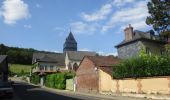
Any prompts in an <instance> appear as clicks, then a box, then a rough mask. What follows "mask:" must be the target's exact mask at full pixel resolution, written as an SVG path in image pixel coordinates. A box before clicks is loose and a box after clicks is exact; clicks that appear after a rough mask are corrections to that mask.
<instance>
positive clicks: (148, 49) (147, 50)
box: [146, 47, 151, 55]
mask: <svg viewBox="0 0 170 100" xmlns="http://www.w3.org/2000/svg"><path fill="white" fill-rule="evenodd" d="M146 53H147V54H148V55H151V51H150V48H148V47H146Z"/></svg>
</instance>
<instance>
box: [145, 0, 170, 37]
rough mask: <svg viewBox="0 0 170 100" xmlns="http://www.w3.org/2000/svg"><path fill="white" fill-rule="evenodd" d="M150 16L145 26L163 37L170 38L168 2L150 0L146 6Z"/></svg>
mask: <svg viewBox="0 0 170 100" xmlns="http://www.w3.org/2000/svg"><path fill="white" fill-rule="evenodd" d="M147 6H148V12H149V14H150V16H148V17H147V19H146V24H147V25H152V26H153V28H154V30H155V31H157V32H158V33H159V34H160V35H163V36H164V37H170V0H151V1H150V2H148V4H147Z"/></svg>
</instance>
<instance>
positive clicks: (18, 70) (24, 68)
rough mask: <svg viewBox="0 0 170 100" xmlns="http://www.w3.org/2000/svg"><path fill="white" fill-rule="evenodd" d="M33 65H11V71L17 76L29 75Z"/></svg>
mask: <svg viewBox="0 0 170 100" xmlns="http://www.w3.org/2000/svg"><path fill="white" fill-rule="evenodd" d="M31 67H32V65H21V64H10V65H9V70H10V72H11V73H14V74H16V75H22V74H26V73H29V72H30V70H31Z"/></svg>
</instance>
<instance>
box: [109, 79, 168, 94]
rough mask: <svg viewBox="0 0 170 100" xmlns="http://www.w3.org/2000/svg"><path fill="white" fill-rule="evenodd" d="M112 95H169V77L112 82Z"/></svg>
mask: <svg viewBox="0 0 170 100" xmlns="http://www.w3.org/2000/svg"><path fill="white" fill-rule="evenodd" d="M111 91H112V92H114V93H145V94H170V76H165V77H150V78H141V79H124V80H112V86H111Z"/></svg>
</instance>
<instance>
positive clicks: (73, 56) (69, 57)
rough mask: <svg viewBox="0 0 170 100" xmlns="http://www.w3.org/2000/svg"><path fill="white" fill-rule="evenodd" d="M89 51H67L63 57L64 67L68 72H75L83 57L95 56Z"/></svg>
mask: <svg viewBox="0 0 170 100" xmlns="http://www.w3.org/2000/svg"><path fill="white" fill-rule="evenodd" d="M96 55H97V54H96V53H95V52H90V51H67V52H66V55H65V66H66V69H68V70H74V71H76V70H77V69H78V66H79V64H80V62H81V61H82V59H83V57H84V56H96Z"/></svg>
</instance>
